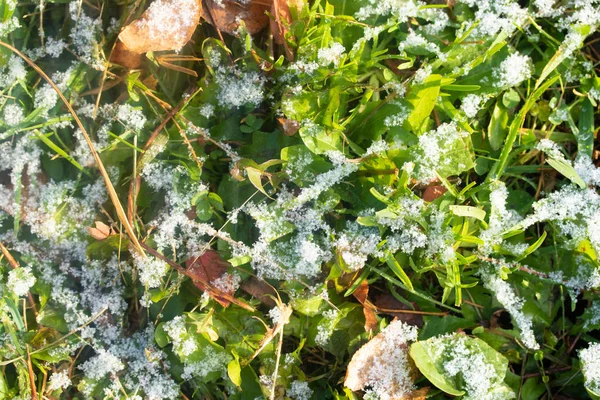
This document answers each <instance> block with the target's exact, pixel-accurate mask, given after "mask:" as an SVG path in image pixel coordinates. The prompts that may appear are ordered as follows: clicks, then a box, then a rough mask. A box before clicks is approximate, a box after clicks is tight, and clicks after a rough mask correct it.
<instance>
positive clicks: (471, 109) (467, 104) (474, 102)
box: [460, 94, 485, 118]
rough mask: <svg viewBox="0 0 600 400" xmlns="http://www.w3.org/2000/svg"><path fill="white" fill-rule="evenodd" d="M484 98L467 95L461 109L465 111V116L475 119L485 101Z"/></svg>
mask: <svg viewBox="0 0 600 400" xmlns="http://www.w3.org/2000/svg"><path fill="white" fill-rule="evenodd" d="M484 100H485V99H484V97H483V96H479V95H476V94H469V95H466V96H465V97H464V98H463V99H462V103H461V105H460V109H461V110H463V111H464V113H465V115H466V116H467V117H469V118H475V115H477V111H479V109H480V108H481V103H482V102H483V101H484Z"/></svg>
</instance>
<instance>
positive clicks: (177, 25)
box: [119, 0, 202, 54]
mask: <svg viewBox="0 0 600 400" xmlns="http://www.w3.org/2000/svg"><path fill="white" fill-rule="evenodd" d="M201 15H202V2H201V1H200V0H156V1H155V2H153V3H152V4H151V5H150V7H148V9H147V10H146V11H145V12H144V14H142V16H141V17H140V18H139V19H137V20H135V21H133V22H132V23H131V24H129V25H127V27H125V29H123V31H122V32H121V34H120V35H119V39H121V41H122V42H123V44H124V45H125V47H126V48H127V50H129V51H131V52H134V53H139V54H141V53H146V52H149V51H163V50H179V49H181V48H182V47H183V46H185V44H186V43H187V42H188V41H189V40H190V38H191V37H192V35H193V33H194V31H195V30H196V25H197V24H198V22H199V21H200V16H201Z"/></svg>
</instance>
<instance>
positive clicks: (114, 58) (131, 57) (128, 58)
mask: <svg viewBox="0 0 600 400" xmlns="http://www.w3.org/2000/svg"><path fill="white" fill-rule="evenodd" d="M110 62H111V63H113V64H119V65H121V66H123V67H125V68H127V69H136V68H138V67H139V66H140V65H142V55H141V54H139V53H136V52H133V51H131V50H129V49H128V48H127V47H126V46H125V44H123V42H121V41H120V40H119V41H117V44H116V45H115V48H114V49H113V51H112V53H111V54H110Z"/></svg>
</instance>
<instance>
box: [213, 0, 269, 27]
mask: <svg viewBox="0 0 600 400" xmlns="http://www.w3.org/2000/svg"><path fill="white" fill-rule="evenodd" d="M271 2H272V0H263V1H259V0H250V1H249V2H248V3H247V4H243V3H240V2H237V1H234V0H222V2H221V3H222V5H219V4H215V2H214V1H212V0H206V3H207V5H208V6H209V7H208V10H204V11H203V13H202V17H203V18H204V19H205V20H206V21H208V22H209V23H211V24H213V25H215V28H217V29H218V30H220V31H222V32H226V33H229V34H230V35H235V34H236V33H237V31H238V28H239V27H240V21H244V24H245V25H246V29H247V30H248V32H249V33H250V34H251V35H253V34H255V33H258V32H260V31H261V30H263V29H264V28H265V27H266V26H267V25H268V23H269V17H268V16H267V14H266V13H265V12H266V11H269V9H270V8H271Z"/></svg>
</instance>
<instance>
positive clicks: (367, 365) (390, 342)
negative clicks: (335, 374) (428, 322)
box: [344, 320, 425, 400]
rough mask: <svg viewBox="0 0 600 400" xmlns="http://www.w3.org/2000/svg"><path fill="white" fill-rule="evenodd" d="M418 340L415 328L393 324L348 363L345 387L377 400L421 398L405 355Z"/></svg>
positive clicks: (420, 391) (421, 395) (397, 322)
mask: <svg viewBox="0 0 600 400" xmlns="http://www.w3.org/2000/svg"><path fill="white" fill-rule="evenodd" d="M415 340H417V328H416V327H414V326H411V325H407V324H405V323H404V322H402V321H399V320H395V321H392V322H391V323H390V324H389V325H388V326H387V327H386V328H385V329H384V330H383V331H381V332H380V333H379V334H378V335H377V336H375V337H374V338H373V339H371V341H369V342H368V343H367V344H365V345H364V346H362V347H361V348H360V349H359V350H358V351H357V352H356V353H354V355H353V356H352V359H351V360H350V363H349V364H348V370H347V372H346V380H345V381H344V386H346V387H347V388H349V389H351V390H353V391H359V390H364V391H365V392H366V393H369V394H375V395H377V396H378V397H379V398H380V399H382V400H386V399H397V400H399V399H420V398H422V399H424V398H425V393H424V392H423V391H422V390H419V391H415V386H414V378H415V374H416V370H415V368H414V366H413V365H412V363H411V361H410V359H409V356H408V343H409V342H414V341H415Z"/></svg>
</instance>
